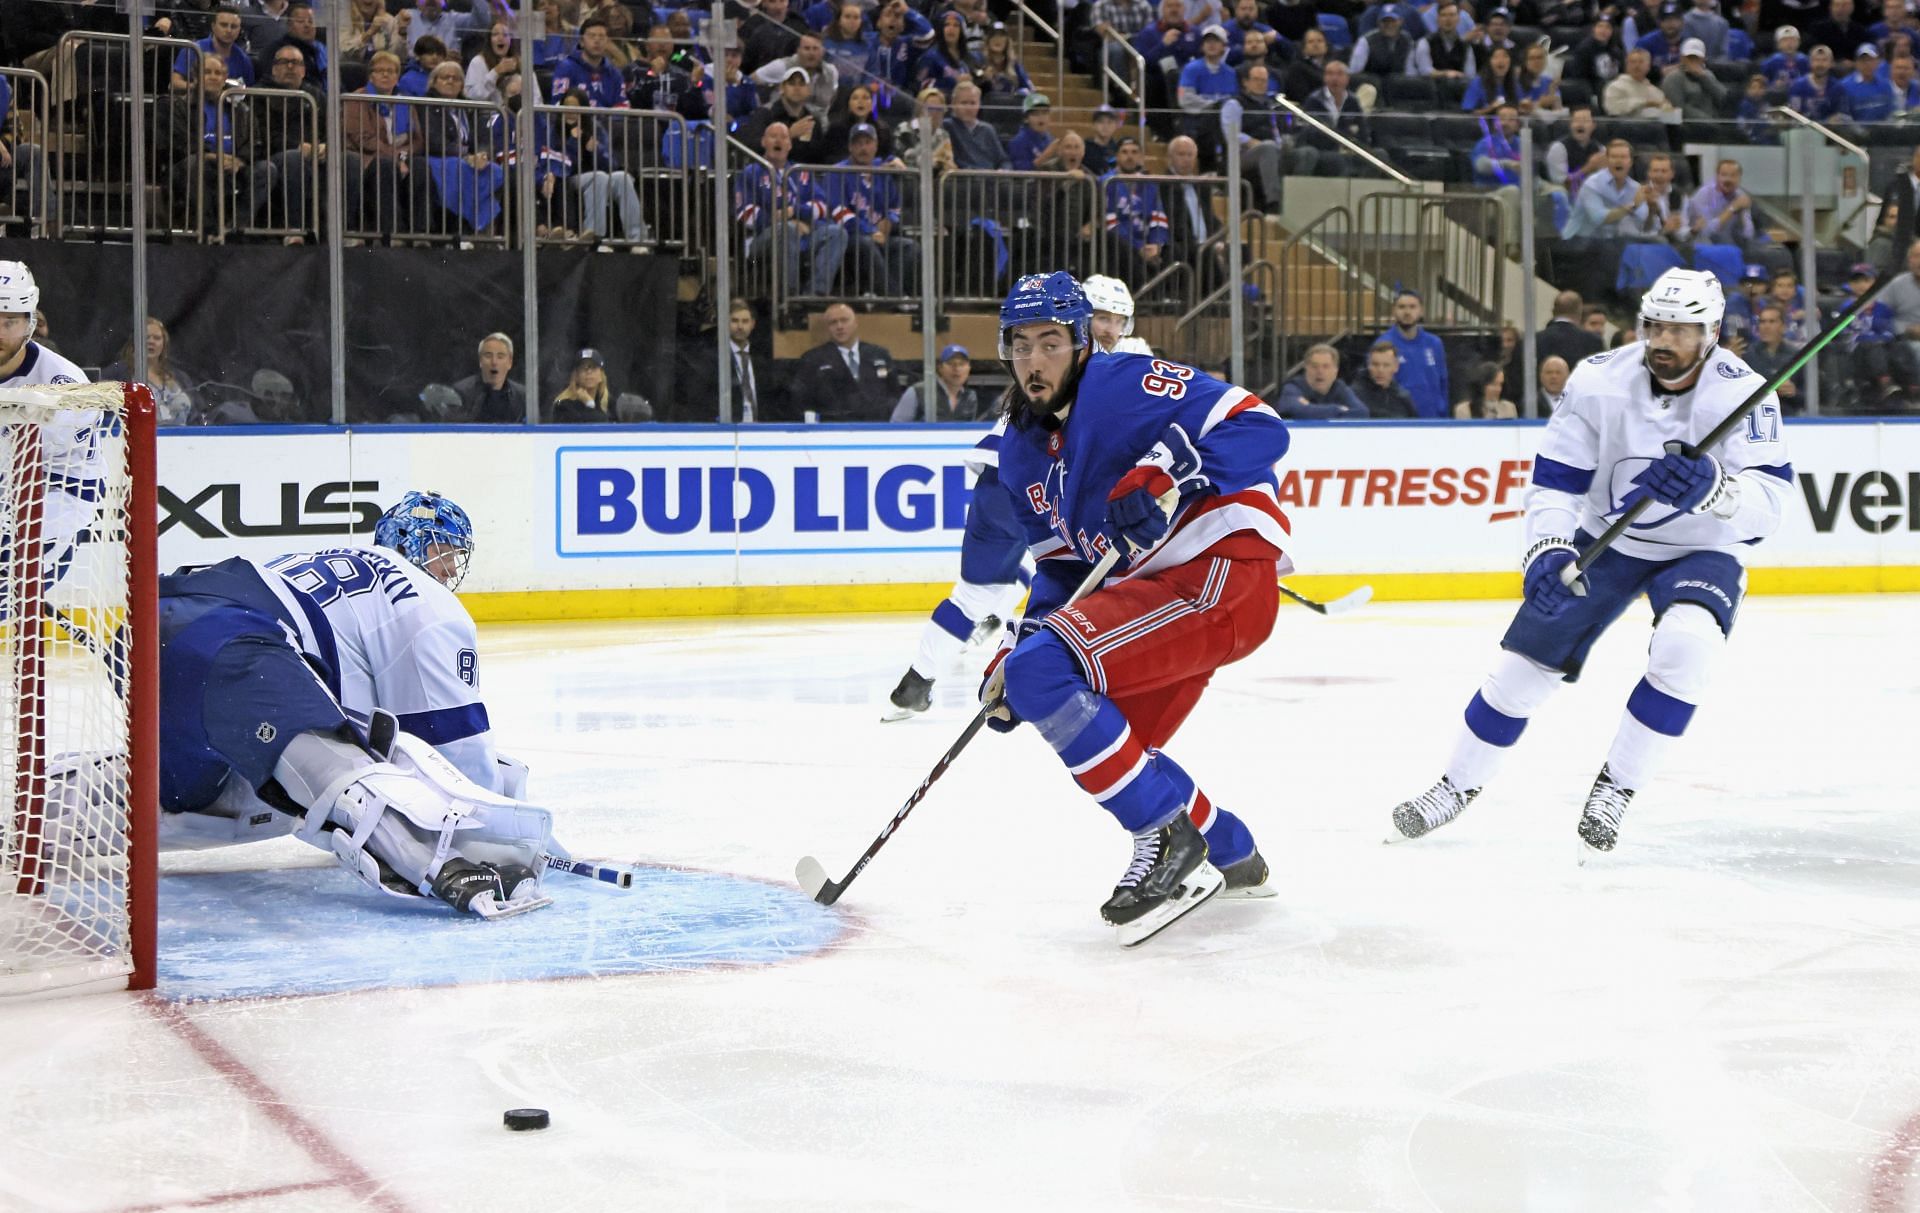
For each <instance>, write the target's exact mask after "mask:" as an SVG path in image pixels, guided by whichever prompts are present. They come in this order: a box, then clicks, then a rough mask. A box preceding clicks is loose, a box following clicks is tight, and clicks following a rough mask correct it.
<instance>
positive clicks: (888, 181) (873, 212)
mask: <svg viewBox="0 0 1920 1213" xmlns="http://www.w3.org/2000/svg"><path fill="white" fill-rule="evenodd" d="M836 167H839V168H854V167H857V166H856V165H854V163H853V161H851V160H842V161H841V162H840V163H839V165H837V166H836ZM819 193H820V197H821V201H822V203H824V204H825V206H826V208H827V213H828V215H829V216H830V217H831V218H832V219H833V221H834V222H835V223H838V224H840V225H841V226H842V227H844V228H846V229H847V230H848V232H849V233H850V234H852V235H855V236H871V235H872V234H873V233H875V232H877V231H879V230H880V223H881V221H882V220H885V221H886V222H888V223H890V224H891V225H892V227H891V229H890V230H892V231H898V230H899V228H900V179H899V178H898V177H895V176H893V175H892V174H890V173H823V174H821V176H820V183H819Z"/></svg>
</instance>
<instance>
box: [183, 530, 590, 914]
mask: <svg viewBox="0 0 1920 1213" xmlns="http://www.w3.org/2000/svg"><path fill="white" fill-rule="evenodd" d="M374 543H375V545H376V546H374V547H341V548H329V549H326V550H323V551H318V552H305V553H295V554H291V555H287V556H282V557H279V558H278V559H274V560H267V561H259V562H256V561H252V560H247V559H244V558H239V557H235V558H233V559H229V560H224V561H221V562H220V563H218V564H214V565H208V566H206V567H203V568H198V569H192V570H187V571H184V572H180V573H175V574H173V575H171V576H167V577H163V578H161V579H160V644H161V650H160V690H161V700H162V711H161V730H160V754H161V758H160V807H161V809H162V813H163V820H162V838H163V840H164V841H165V842H167V843H168V844H169V845H209V844H213V845H217V844H222V843H233V842H244V841H250V840H253V839H257V838H263V837H271V836H274V835H278V834H285V833H288V832H297V833H298V835H299V837H300V838H301V839H303V840H304V841H306V842H310V843H312V844H313V845H315V846H318V847H320V848H321V849H323V850H327V851H330V852H332V854H333V855H334V857H335V858H336V859H337V860H338V861H339V862H340V863H341V864H342V865H343V866H345V867H346V868H347V870H348V871H350V872H352V873H354V874H355V875H356V876H358V877H360V878H361V879H362V880H363V881H364V882H366V883H367V884H368V885H370V886H371V887H373V888H375V889H378V890H380V891H382V892H386V893H391V894H393V895H395V896H400V897H424V896H428V895H432V896H435V897H438V898H439V899H441V900H443V901H445V902H447V903H448V904H450V905H452V906H453V907H455V908H456V909H460V910H467V911H471V912H474V913H478V914H481V915H483V916H486V917H500V916H503V915H506V914H510V913H519V912H522V911H524V910H528V909H537V908H539V907H540V906H543V905H546V904H547V899H546V898H544V897H542V896H541V895H540V873H541V866H540V861H541V856H542V855H556V856H564V855H565V852H564V850H562V849H561V848H560V847H559V846H558V845H557V844H556V843H555V842H554V840H553V837H552V820H551V815H550V814H549V813H548V812H547V811H546V810H544V809H539V808H536V807H534V806H532V805H528V804H524V803H521V802H520V801H519V800H517V799H513V798H515V797H518V796H520V795H522V794H523V792H524V787H523V785H524V773H525V768H524V767H520V766H518V764H512V763H502V762H501V761H499V760H498V758H497V756H496V754H495V751H494V747H493V742H492V740H491V737H490V733H489V724H488V720H487V711H486V706H485V704H484V703H483V702H482V701H481V698H480V690H479V673H478V670H479V665H478V660H479V659H478V653H477V651H476V649H475V639H474V626H473V619H472V616H470V615H469V614H468V613H467V611H466V608H465V607H463V606H461V604H460V601H459V599H457V598H455V597H454V595H453V588H454V587H455V586H457V585H459V583H460V580H461V578H462V577H463V576H464V575H465V573H466V568H467V562H468V560H469V558H470V557H471V555H472V552H473V528H472V524H471V523H470V522H469V521H468V519H467V516H466V513H465V512H464V511H463V510H461V509H460V507H459V506H457V505H455V504H454V503H453V502H451V501H448V500H447V499H446V498H444V497H440V496H438V495H436V494H432V493H409V494H407V495H406V497H405V498H403V499H402V500H401V501H400V503H399V504H398V505H396V506H394V507H393V508H392V509H390V510H388V511H387V512H386V513H385V514H384V515H382V516H381V518H380V521H379V523H378V524H377V525H376V526H375V528H374Z"/></svg>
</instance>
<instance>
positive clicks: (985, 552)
mask: <svg viewBox="0 0 1920 1213" xmlns="http://www.w3.org/2000/svg"><path fill="white" fill-rule="evenodd" d="M1081 286H1082V287H1083V288H1084V289H1085V291H1086V295H1087V302H1088V303H1089V304H1090V305H1091V306H1092V307H1093V322H1092V324H1091V325H1090V328H1091V330H1092V333H1093V340H1094V342H1095V343H1096V344H1097V345H1098V346H1099V349H1100V352H1101V353H1103V354H1113V353H1121V354H1151V353H1153V347H1151V346H1149V345H1148V344H1147V343H1146V342H1145V341H1142V340H1141V339H1140V338H1138V337H1135V336H1132V335H1131V334H1132V333H1133V292H1131V291H1129V290H1128V289H1127V284H1126V283H1124V282H1122V281H1120V280H1119V279H1118V278H1108V277H1106V276H1104V275H1101V274H1096V275H1094V276H1093V277H1091V278H1088V279H1087V280H1086V281H1085V282H1084V283H1082V284H1081ZM1006 432H1007V419H1006V417H1005V415H1004V413H1003V415H1002V416H1001V418H1000V419H999V420H998V421H996V422H994V425H993V429H992V430H991V431H990V432H989V433H988V434H987V436H986V437H984V438H982V439H981V440H980V441H979V442H978V443H976V444H975V445H974V448H973V453H972V454H971V455H969V456H968V457H967V469H968V470H969V471H971V472H972V473H973V474H974V475H975V477H977V479H976V480H975V481H974V484H973V504H972V506H971V507H970V508H969V509H968V511H967V529H966V533H965V535H964V536H963V537H962V539H961V541H960V580H959V581H957V582H955V583H954V586H953V589H952V591H951V592H949V593H948V594H947V596H946V598H945V599H943V600H942V601H941V603H940V605H939V606H937V607H935V608H933V616H932V618H930V619H928V620H927V623H926V626H925V627H923V628H922V629H921V630H920V651H919V652H918V653H916V654H915V655H914V658H913V664H912V665H910V666H908V667H907V672H906V673H905V674H902V675H901V676H900V682H899V684H898V685H896V686H895V687H894V688H893V694H891V695H890V696H888V701H889V702H890V703H891V704H892V705H893V706H892V707H890V708H889V709H887V711H886V712H885V713H884V714H883V715H882V716H881V717H880V719H881V720H883V721H892V720H905V719H906V718H907V717H909V716H913V715H915V714H917V713H920V712H924V711H926V710H927V709H928V708H929V707H931V706H932V705H933V680H934V679H935V678H936V677H937V676H938V674H939V671H940V670H942V669H944V668H946V667H947V666H949V665H951V664H952V662H953V661H954V659H955V658H957V657H959V655H960V652H961V650H962V649H964V648H965V647H966V646H967V644H968V643H970V642H973V641H978V640H983V639H985V638H987V637H988V636H991V635H992V634H993V633H994V632H997V631H999V630H1000V621H1001V620H1002V619H1004V618H1006V617H1008V616H1009V615H1010V614H1011V613H1012V610H1013V607H1014V605H1015V604H1016V603H1018V602H1019V600H1020V593H1021V590H1022V588H1023V587H1024V586H1025V585H1026V584H1027V583H1028V582H1029V581H1030V580H1031V579H1032V578H1031V575H1030V573H1029V572H1028V571H1027V570H1026V569H1025V568H1023V567H1022V566H1023V564H1024V563H1025V557H1026V553H1027V540H1026V536H1025V535H1024V534H1023V533H1022V532H1021V530H1020V526H1019V523H1018V522H1017V521H1016V520H1015V519H1014V516H1013V507H1012V505H1011V503H1010V502H1009V500H1008V498H1007V496H1006V494H1004V493H1002V492H1000V491H999V486H1000V468H999V463H1000V443H1001V440H1002V439H1003V438H1004V436H1005V435H1006Z"/></svg>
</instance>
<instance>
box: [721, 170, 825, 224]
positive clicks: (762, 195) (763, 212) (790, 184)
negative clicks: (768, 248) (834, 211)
mask: <svg viewBox="0 0 1920 1213" xmlns="http://www.w3.org/2000/svg"><path fill="white" fill-rule="evenodd" d="M774 176H775V172H774V171H771V170H769V169H768V168H767V166H766V165H764V164H761V163H760V162H759V161H757V160H756V161H752V162H750V163H748V165H747V166H746V167H745V168H743V169H741V170H740V171H739V172H738V173H736V174H734V178H733V221H734V222H735V223H738V224H739V225H740V226H742V227H744V228H746V229H747V230H748V231H750V232H763V231H765V230H766V229H767V228H768V226H769V225H771V224H772V223H773V218H774V212H775V211H778V210H781V209H783V208H786V207H791V208H793V213H794V215H795V217H797V218H799V219H800V220H802V221H803V222H806V223H818V222H820V221H821V220H823V219H827V218H829V217H830V215H829V212H828V209H827V203H826V199H825V198H823V197H822V196H821V194H820V186H819V183H818V182H816V181H815V180H814V177H813V174H812V173H811V172H809V171H807V170H806V169H803V168H799V167H797V166H795V165H788V166H787V168H786V170H785V172H784V173H783V174H781V180H780V181H779V182H778V186H777V188H778V189H779V191H780V196H779V201H778V202H776V201H775V200H774V190H775V188H776V183H775V181H774Z"/></svg>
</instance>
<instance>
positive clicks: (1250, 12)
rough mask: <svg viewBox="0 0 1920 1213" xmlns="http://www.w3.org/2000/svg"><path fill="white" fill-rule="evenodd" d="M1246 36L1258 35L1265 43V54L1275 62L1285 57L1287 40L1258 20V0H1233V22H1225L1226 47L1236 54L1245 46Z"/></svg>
mask: <svg viewBox="0 0 1920 1213" xmlns="http://www.w3.org/2000/svg"><path fill="white" fill-rule="evenodd" d="M1248 34H1258V35H1260V40H1261V41H1262V42H1264V43H1266V53H1267V54H1269V55H1272V56H1273V57H1274V59H1275V60H1276V61H1277V60H1279V59H1281V58H1283V57H1284V56H1285V55H1286V53H1287V46H1288V43H1287V40H1286V39H1285V38H1283V37H1281V36H1280V32H1279V31H1278V30H1276V29H1274V28H1273V27H1272V26H1271V25H1268V24H1267V23H1266V22H1265V21H1262V20H1261V19H1260V0H1233V20H1231V21H1229V22H1227V45H1228V46H1231V47H1234V48H1236V53H1237V52H1238V50H1239V49H1240V48H1244V47H1245V46H1246V42H1247V35H1248ZM1229 59H1231V56H1229ZM1236 66H1238V65H1237V64H1236Z"/></svg>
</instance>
